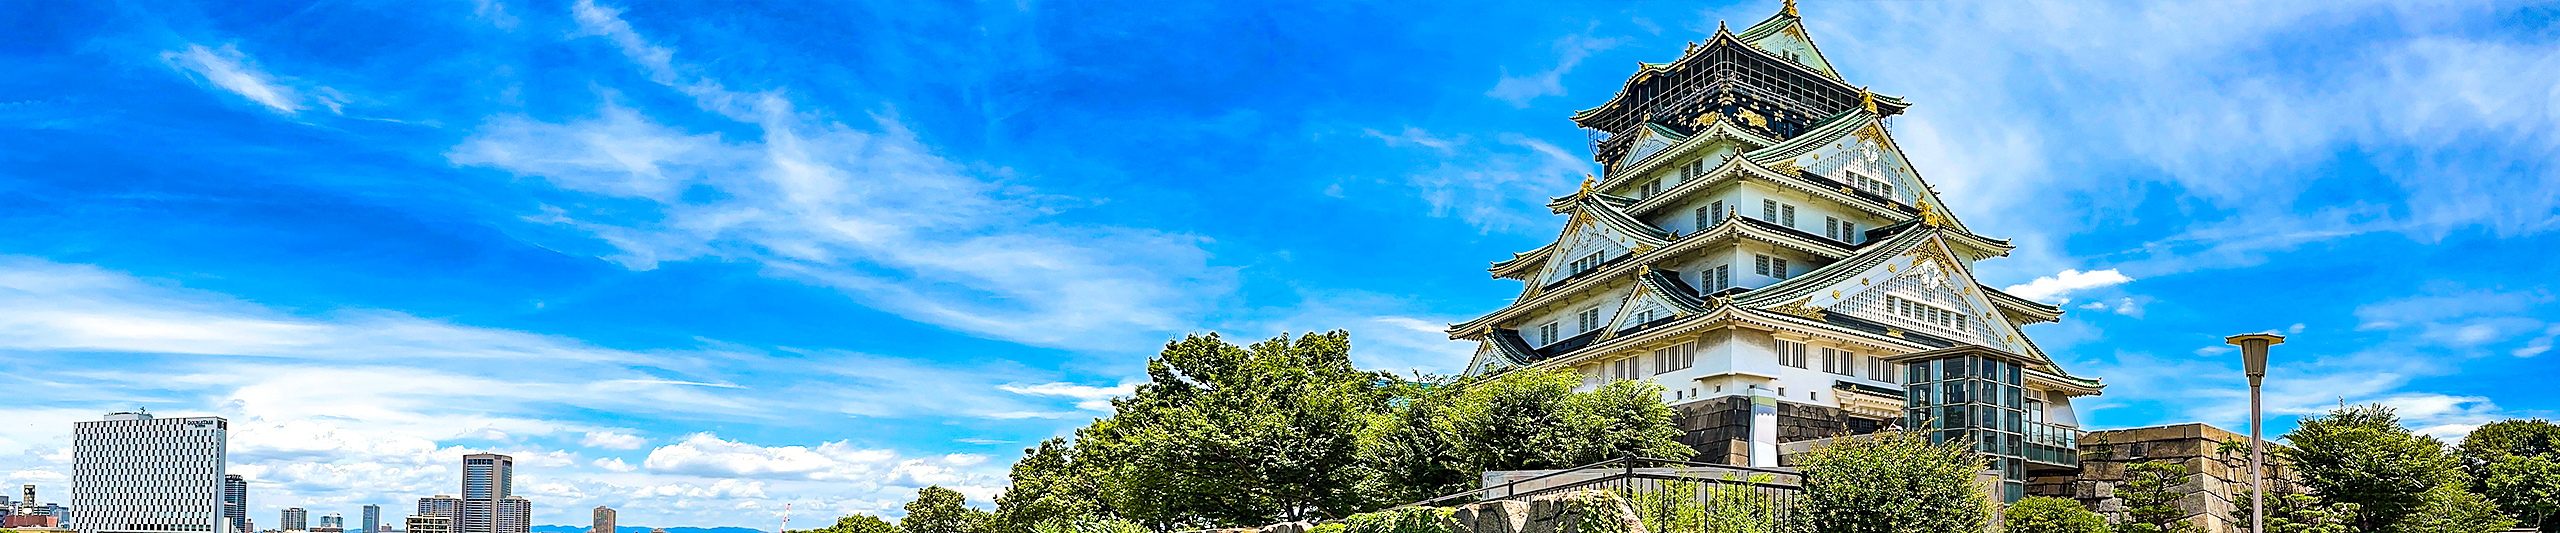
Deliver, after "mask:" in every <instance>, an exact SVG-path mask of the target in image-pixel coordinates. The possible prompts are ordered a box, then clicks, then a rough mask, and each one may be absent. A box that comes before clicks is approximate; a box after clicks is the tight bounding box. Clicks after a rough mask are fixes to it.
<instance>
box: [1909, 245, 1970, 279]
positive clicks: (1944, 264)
mask: <svg viewBox="0 0 2560 533" xmlns="http://www.w3.org/2000/svg"><path fill="white" fill-rule="evenodd" d="M1902 256H1903V257H1909V258H1913V259H1914V260H1913V261H1912V262H1911V264H1912V266H1915V267H1916V266H1919V265H1920V262H1921V261H1928V262H1932V263H1937V264H1938V267H1939V268H1943V269H1946V271H1947V274H1949V275H1954V274H1955V273H1957V272H1961V271H1960V270H1957V269H1956V259H1955V257H1953V256H1949V255H1947V249H1945V248H1940V247H1938V246H1937V245H1934V244H1930V243H1926V242H1924V243H1920V245H1919V246H1915V247H1912V248H1911V251H1908V252H1903V253H1902Z"/></svg>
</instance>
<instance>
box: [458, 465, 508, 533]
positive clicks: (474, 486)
mask: <svg viewBox="0 0 2560 533" xmlns="http://www.w3.org/2000/svg"><path fill="white" fill-rule="evenodd" d="M515 470H516V459H515V458H514V457H509V456H505V455H498V454H494V453H475V454H470V455H464V456H462V519H461V520H456V521H454V528H453V530H454V533H498V529H497V525H498V522H497V518H498V517H497V511H498V501H499V500H504V499H506V498H507V496H510V495H513V494H515V487H514V484H515Z"/></svg>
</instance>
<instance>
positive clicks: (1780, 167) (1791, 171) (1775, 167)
mask: <svg viewBox="0 0 2560 533" xmlns="http://www.w3.org/2000/svg"><path fill="white" fill-rule="evenodd" d="M1768 167H1769V170H1772V171H1776V172H1777V173H1779V174H1785V175H1789V176H1793V175H1796V171H1797V170H1802V169H1799V168H1796V160H1793V159H1789V160H1785V161H1779V162H1776V163H1770V164H1769V165H1768Z"/></svg>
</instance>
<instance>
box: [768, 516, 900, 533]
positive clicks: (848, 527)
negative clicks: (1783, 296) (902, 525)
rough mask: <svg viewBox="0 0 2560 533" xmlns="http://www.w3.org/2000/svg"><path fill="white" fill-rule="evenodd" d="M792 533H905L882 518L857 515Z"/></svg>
mask: <svg viewBox="0 0 2560 533" xmlns="http://www.w3.org/2000/svg"><path fill="white" fill-rule="evenodd" d="M792 533H904V531H901V530H899V529H898V526H897V525H896V524H891V523H889V521H887V520H881V519H880V517H877V516H871V515H867V514H857V515H850V516H845V517H843V518H837V519H836V523H835V525H832V526H827V527H824V528H820V529H801V530H793V532H792Z"/></svg>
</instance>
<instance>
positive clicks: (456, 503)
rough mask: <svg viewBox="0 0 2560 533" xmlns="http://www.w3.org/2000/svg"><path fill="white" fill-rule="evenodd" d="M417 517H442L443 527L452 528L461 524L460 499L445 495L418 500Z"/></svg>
mask: <svg viewBox="0 0 2560 533" xmlns="http://www.w3.org/2000/svg"><path fill="white" fill-rule="evenodd" d="M418 516H438V517H444V519H445V521H444V527H447V528H450V527H453V525H454V524H456V523H460V522H462V499H461V498H455V497H453V496H452V495H447V494H437V495H434V496H428V497H425V498H419V499H418Z"/></svg>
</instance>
